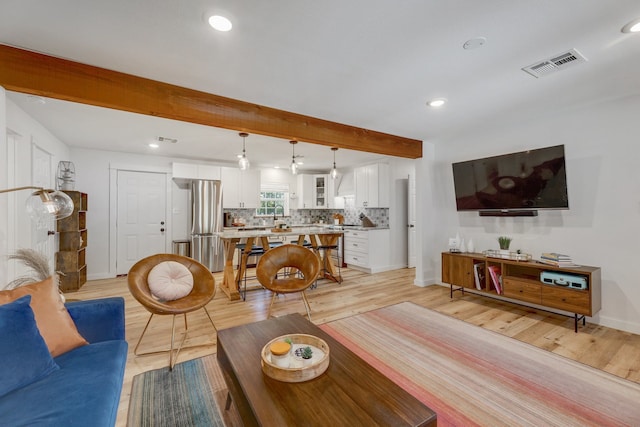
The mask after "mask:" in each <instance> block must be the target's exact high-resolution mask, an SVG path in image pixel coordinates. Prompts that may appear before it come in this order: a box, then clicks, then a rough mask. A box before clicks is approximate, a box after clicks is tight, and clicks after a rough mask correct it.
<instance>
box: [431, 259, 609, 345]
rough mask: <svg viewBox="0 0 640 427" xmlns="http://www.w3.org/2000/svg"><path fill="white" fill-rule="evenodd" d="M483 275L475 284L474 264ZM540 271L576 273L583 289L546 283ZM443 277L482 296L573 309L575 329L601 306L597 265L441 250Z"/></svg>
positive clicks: (452, 286) (455, 287)
mask: <svg viewBox="0 0 640 427" xmlns="http://www.w3.org/2000/svg"><path fill="white" fill-rule="evenodd" d="M482 263H484V267H482V266H481V265H480V266H478V267H480V268H478V270H481V272H482V273H483V274H481V276H484V277H483V278H481V280H480V282H479V283H478V284H476V275H475V271H474V266H475V265H476V264H482ZM490 267H497V268H498V269H499V270H500V272H501V276H502V281H501V286H502V289H501V292H500V293H499V292H498V291H497V290H496V287H495V286H494V283H493V279H492V277H491V274H490V271H489V270H490ZM542 272H557V273H563V274H565V273H566V274H570V275H575V276H578V277H579V278H580V279H582V280H584V281H586V289H574V288H571V287H568V286H561V285H557V284H547V283H543V282H542V281H541V280H540V273H542ZM442 281H443V282H444V283H448V284H449V286H450V292H451V298H453V292H454V291H460V292H462V293H463V294H464V291H465V290H468V291H473V292H474V293H478V294H482V295H485V296H498V295H500V296H503V297H506V298H509V299H511V300H516V302H517V301H520V302H523V303H532V304H536V305H538V306H542V307H543V308H551V309H557V310H563V311H567V312H571V313H574V316H573V317H574V328H575V331H576V332H578V321H579V320H582V324H583V325H584V324H585V316H589V317H591V316H593V315H594V314H595V313H597V312H598V311H599V310H600V308H601V306H602V297H601V279H600V268H599V267H589V266H576V267H554V266H552V265H547V264H543V263H541V262H537V261H514V260H507V259H500V258H492V257H487V256H485V255H483V254H477V253H471V254H468V253H465V254H462V253H449V252H443V253H442Z"/></svg>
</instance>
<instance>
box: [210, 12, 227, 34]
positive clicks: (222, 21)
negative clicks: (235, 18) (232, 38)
mask: <svg viewBox="0 0 640 427" xmlns="http://www.w3.org/2000/svg"><path fill="white" fill-rule="evenodd" d="M209 25H211V26H212V27H213V28H214V29H215V30H218V31H229V30H231V28H232V27H233V24H231V21H229V20H228V19H227V18H225V17H224V16H220V15H213V16H210V17H209Z"/></svg>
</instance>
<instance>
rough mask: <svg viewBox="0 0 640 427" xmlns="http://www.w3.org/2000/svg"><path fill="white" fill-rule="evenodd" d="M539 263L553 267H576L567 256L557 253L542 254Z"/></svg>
mask: <svg viewBox="0 0 640 427" xmlns="http://www.w3.org/2000/svg"><path fill="white" fill-rule="evenodd" d="M540 262H542V263H544V264H549V265H553V266H555V267H577V264H574V263H573V261H572V260H571V257H570V256H569V255H564V254H559V253H557V252H544V253H543V254H542V255H541V256H540Z"/></svg>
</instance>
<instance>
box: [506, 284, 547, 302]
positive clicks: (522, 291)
mask: <svg viewBox="0 0 640 427" xmlns="http://www.w3.org/2000/svg"><path fill="white" fill-rule="evenodd" d="M541 287H542V286H541V285H540V284H538V283H529V282H524V281H521V280H517V279H512V278H510V277H505V278H504V296H505V297H509V298H516V299H519V300H522V301H527V302H532V303H535V304H540V303H541V302H542V291H541V290H540V288H541Z"/></svg>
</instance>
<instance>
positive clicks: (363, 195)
mask: <svg viewBox="0 0 640 427" xmlns="http://www.w3.org/2000/svg"><path fill="white" fill-rule="evenodd" d="M354 179H355V190H356V191H355V192H356V207H359V208H388V207H389V165H388V164H386V163H377V164H373V165H367V166H361V167H358V168H355V170H354Z"/></svg>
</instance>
